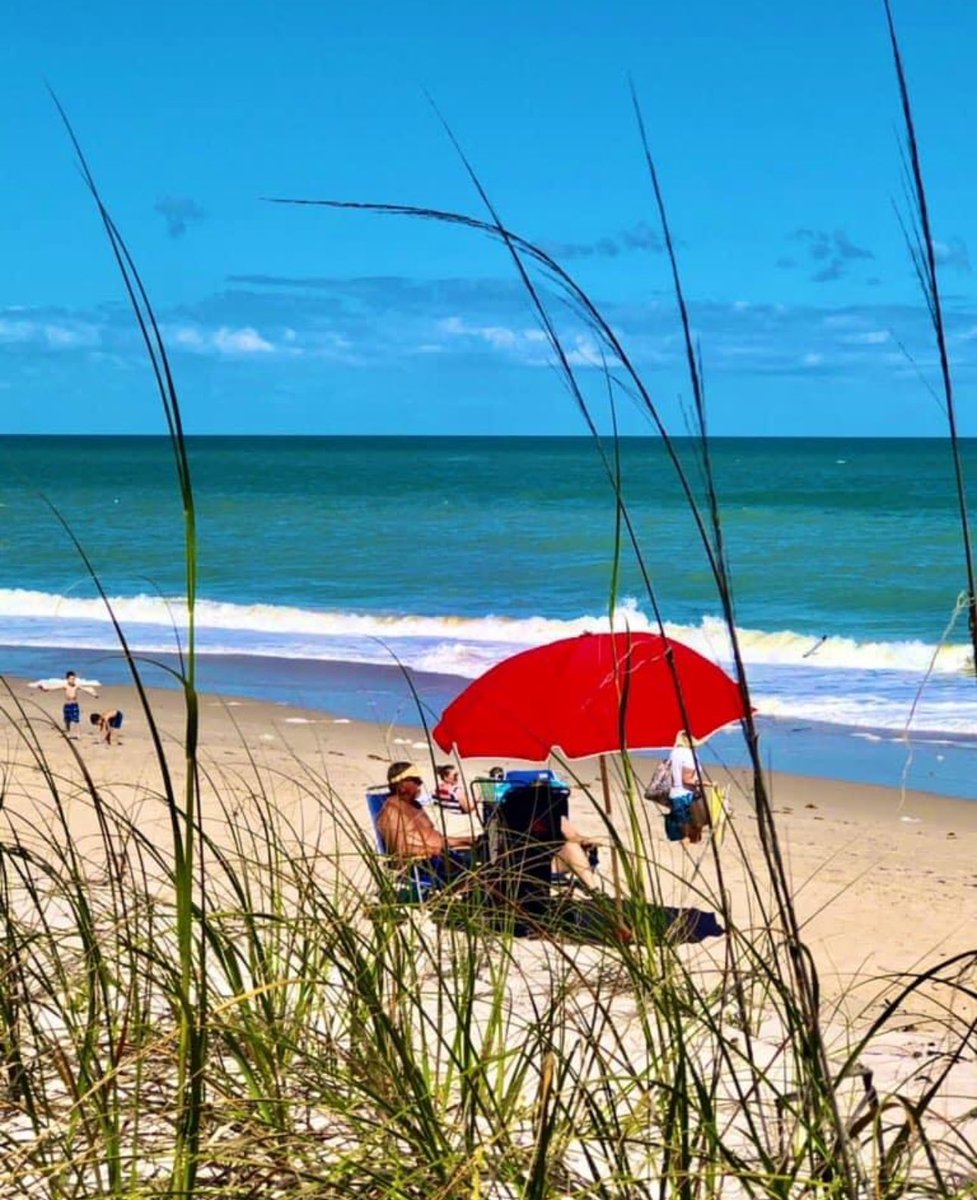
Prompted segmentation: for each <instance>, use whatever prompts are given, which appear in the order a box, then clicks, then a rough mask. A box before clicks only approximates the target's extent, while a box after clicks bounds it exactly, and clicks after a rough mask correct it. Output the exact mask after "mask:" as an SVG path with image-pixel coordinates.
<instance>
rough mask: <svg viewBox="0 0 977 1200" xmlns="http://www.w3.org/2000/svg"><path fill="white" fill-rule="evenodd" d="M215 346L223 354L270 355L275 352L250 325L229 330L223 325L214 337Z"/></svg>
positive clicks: (269, 343)
mask: <svg viewBox="0 0 977 1200" xmlns="http://www.w3.org/2000/svg"><path fill="white" fill-rule="evenodd" d="M213 342H214V346H215V347H216V348H217V350H219V351H220V353H221V354H268V353H270V352H271V351H272V350H274V346H273V345H272V344H271V342H266V341H265V339H264V338H263V337H262V336H261V334H260V333H258V331H257V330H256V329H252V328H251V326H250V325H248V326H246V327H245V328H244V329H228V328H227V326H226V325H222V326H221V328H220V329H218V330H217V332H216V333H215V334H214V335H213Z"/></svg>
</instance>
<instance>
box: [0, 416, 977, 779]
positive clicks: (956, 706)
mask: <svg viewBox="0 0 977 1200" xmlns="http://www.w3.org/2000/svg"><path fill="white" fill-rule="evenodd" d="M678 445H679V452H680V455H681V457H682V460H683V463H684V464H685V465H686V467H687V470H688V472H689V476H690V479H691V480H692V486H693V489H694V491H695V494H696V495H697V496H699V497H700V498H702V499H704V496H703V487H702V478H703V475H702V470H701V462H700V460H699V448H698V445H697V444H696V443H695V442H694V441H692V440H682V441H680V442H679V443H678ZM620 451H621V472H622V480H623V488H624V494H625V497H626V501H627V504H628V509H629V513H630V517H631V521H632V524H633V526H634V528H635V530H636V532H637V536H638V539H639V543H640V548H641V555H642V558H643V561H644V564H645V569H646V571H647V574H648V576H649V577H650V580H651V584H652V587H653V589H654V594H655V597H656V600H657V603H658V606H659V609H660V611H661V613H662V614H663V618H664V621H665V627H666V631H667V632H668V633H669V634H670V635H672V636H674V637H676V638H679V639H681V640H683V641H685V642H687V643H689V644H690V645H692V646H694V647H695V648H696V649H698V650H700V651H702V652H704V653H706V654H708V655H710V656H711V657H714V658H716V659H717V660H718V661H720V662H722V663H727V664H728V661H729V646H728V641H727V638H726V634H725V630H724V625H723V623H722V621H721V619H720V606H719V603H718V599H717V595H716V588H715V584H714V582H713V580H712V577H711V575H710V571H709V566H708V561H707V558H706V555H705V553H704V552H703V550H702V547H701V541H700V539H699V535H698V533H697V531H696V527H695V523H694V521H693V520H692V517H691V516H690V512H689V506H688V504H687V502H686V500H685V498H684V496H683V494H682V491H681V489H680V488H679V486H678V484H677V480H676V475H675V472H674V469H673V467H672V466H671V465H670V464H669V462H668V461H667V458H666V455H665V452H664V449H663V447H662V446H661V444H660V443H659V442H658V441H657V440H654V439H645V438H632V439H625V440H624V441H623V442H622V443H621V447H620ZM711 453H712V459H713V468H714V472H715V478H716V482H717V487H718V493H719V498H720V505H721V515H722V520H723V527H724V536H725V541H726V549H727V554H728V559H729V562H730V566H731V572H732V578H733V584H734V592H735V604H736V624H737V628H738V630H739V633H740V639H741V645H742V650H743V654H744V657H745V660H746V665H747V670H748V676H749V681H750V685H751V690H752V694H753V697H754V703H755V704H756V707H757V709H758V712H759V714H760V717H761V722H762V724H763V728H764V730H765V739H766V741H767V746H768V750H769V751H770V753H771V765H773V766H775V767H780V768H782V769H789V770H802V771H804V772H806V773H811V774H821V775H829V776H831V775H834V776H838V777H841V778H853V779H859V780H863V781H875V782H880V783H886V784H890V785H891V784H897V783H899V782H901V781H903V780H905V781H906V782H907V783H908V784H909V785H910V786H914V787H921V788H927V789H928V790H934V791H942V792H946V793H947V794H951V795H962V796H972V795H973V796H977V680H975V678H974V674H973V666H972V662H971V654H970V650H969V646H968V633H967V621H966V614H965V613H961V612H960V611H959V610H958V599H959V597H960V596H961V593H963V592H965V589H966V573H965V569H964V558H963V550H962V541H961V535H960V515H959V507H958V502H957V498H956V493H955V489H954V479H953V469H952V461H951V457H950V451H949V446H948V444H947V443H946V442H945V441H942V440H935V439H934V440H911V439H859V440H856V439H849V440H843V439H829V438H817V439H773V438H768V439H739V438H726V439H717V440H716V441H714V442H713V443H712V447H711ZM964 455H965V466H966V470H967V474H968V477H969V478H971V479H974V478H977V440H973V439H972V440H969V441H967V442H965V443H964ZM0 456H2V481H3V482H2V484H0V505H2V507H0V541H2V551H3V552H2V554H0V647H2V649H0V667H2V669H3V671H4V672H5V673H9V674H21V675H29V676H31V677H33V676H34V675H46V674H52V673H61V671H62V670H63V669H64V668H65V666H66V665H67V666H76V667H79V668H80V667H82V666H83V668H84V670H85V671H86V672H87V673H92V672H97V673H98V674H99V676H100V677H102V678H103V679H105V680H107V681H112V680H120V679H121V678H123V675H124V669H123V667H122V666H121V664H120V662H119V656H118V652H117V646H116V642H115V636H114V633H113V630H112V627H111V625H110V623H109V621H108V617H107V613H106V611H105V607H104V605H103V603H102V602H101V600H100V599H99V598H98V595H97V592H96V589H95V587H94V585H93V584H92V582H91V580H90V578H89V576H88V574H87V571H86V569H85V567H84V564H83V562H82V560H81V557H80V555H79V553H78V551H77V549H76V548H75V547H74V545H73V543H72V541H71V538H70V537H69V535H68V533H67V532H66V530H65V529H64V527H63V526H62V524H61V521H60V520H59V518H58V516H57V515H56V514H55V510H56V511H57V513H59V514H60V515H61V517H62V518H63V519H64V521H65V522H67V524H68V525H69V526H70V529H71V531H72V532H73V533H74V535H75V536H76V537H77V538H78V540H79V542H80V543H81V545H82V546H83V547H84V550H85V553H86V554H87V555H88V556H89V558H90V560H91V562H92V563H93V565H94V567H95V569H96V570H97V572H98V574H99V577H100V579H101V582H102V585H103V587H104V588H105V590H106V592H107V593H108V595H109V596H110V597H111V599H112V604H113V607H114V608H115V611H116V613H117V615H118V616H119V618H120V619H121V621H122V623H123V625H124V627H125V630H126V633H127V636H128V637H129V639H130V642H131V644H132V645H133V646H134V647H135V648H136V649H137V650H138V651H140V653H142V654H144V655H145V656H146V657H147V658H151V659H159V660H162V661H170V660H169V659H168V656H169V655H172V654H174V653H175V652H177V650H178V647H179V644H180V641H181V639H182V638H183V636H184V625H185V601H184V599H183V597H184V595H185V590H186V585H185V574H184V550H183V523H182V513H181V506H180V499H179V492H178V488H177V484H176V476H175V469H174V461H173V454H172V451H171V448H170V445H169V443H168V441H167V440H166V439H165V438H148V437H140V438H127V437H118V438H102V437H90V438H85V437H7V438H0ZM190 458H191V467H192V471H193V480H194V489H195V496H196V504H197V518H198V562H199V598H198V608H197V617H198V639H199V640H198V648H199V650H200V653H201V658H200V663H201V683H202V685H203V686H206V687H208V688H209V689H211V690H215V691H220V692H225V693H228V694H230V693H232V692H239V693H242V694H246V695H256V696H263V697H272V698H274V699H279V700H282V701H283V702H291V703H300V704H304V705H308V706H311V707H320V708H325V709H328V710H330V711H333V712H337V713H342V714H345V715H347V716H355V717H368V718H373V719H377V720H380V721H388V720H392V719H395V718H396V719H401V720H405V719H414V720H415V721H416V719H417V718H416V714H414V713H413V709H412V703H413V702H412V699H411V696H410V690H409V689H408V688H406V685H405V684H404V680H403V676H402V673H401V667H404V668H409V669H410V670H411V671H412V672H413V673H414V677H415V679H416V680H417V681H418V690H419V691H420V693H421V697H422V700H423V702H424V705H425V709H426V715H428V716H430V717H432V718H433V717H436V716H437V714H438V712H439V711H440V708H441V707H443V705H444V704H445V703H446V702H447V701H448V700H449V699H450V698H451V696H452V695H454V694H456V693H457V691H458V690H460V688H461V687H463V686H464V683H465V681H466V680H468V679H471V678H473V677H475V676H476V675H478V674H480V673H481V672H482V671H484V670H485V669H486V668H487V667H488V666H490V665H491V664H492V663H494V662H497V661H499V660H500V659H501V658H503V657H505V656H507V655H509V654H512V653H514V652H515V651H517V650H519V649H522V648H525V647H527V646H531V645H538V644H541V643H543V642H546V641H550V640H553V639H555V638H558V637H563V636H568V635H571V634H574V633H578V632H582V631H584V630H599V629H606V628H608V627H609V611H610V606H611V604H612V602H613V604H614V609H615V612H614V625H615V627H622V626H623V625H624V624H625V623H626V624H627V625H628V626H630V627H631V628H632V629H636V630H637V629H656V628H657V624H656V622H655V619H654V615H653V608H652V605H651V603H650V601H649V597H648V591H647V585H646V583H645V581H644V579H643V576H642V571H641V570H640V569H639V567H638V564H637V562H636V556H635V555H634V553H633V552H631V551H630V550H629V549H628V548H625V550H624V551H623V553H622V561H621V566H620V572H619V577H618V578H617V580H616V590H615V591H614V592H613V595H612V587H614V586H615V582H614V581H612V571H611V564H612V562H613V557H614V544H615V527H616V511H615V503H614V494H613V490H612V488H611V486H610V484H609V482H608V479H607V474H606V471H605V468H604V466H603V465H602V462H601V459H600V456H599V455H598V453H597V451H596V448H595V446H594V444H593V442H592V441H590V440H589V439H585V438H502V437H498V438H494V437H482V438H458V437H445V438H412V437H390V438H355V437H345V438H292V437H280V438H272V437H267V438H257V437H241V438H226V437H208V438H191V439H190ZM974 516H975V510H974V508H973V505H972V506H971V519H974ZM154 681H156V680H154ZM159 681H160V682H164V681H165V680H164V677H162V676H160V679H159ZM713 742H714V743H716V745H717V746H719V747H721V748H722V752H723V753H724V754H726V755H727V756H728V757H730V758H733V759H735V758H736V754H737V751H736V746H735V742H736V737H735V735H732V734H724V735H722V736H721V737H719V738H716V739H713Z"/></svg>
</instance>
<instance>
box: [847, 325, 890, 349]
mask: <svg viewBox="0 0 977 1200" xmlns="http://www.w3.org/2000/svg"><path fill="white" fill-rule="evenodd" d="M889 338H890V334H889V331H888V329H871V330H869V331H868V332H867V333H852V334H850V335H849V336H848V337H845V338H842V339H841V340H842V341H843V342H847V343H848V345H850V346H884V345H885V343H886V342H887V341H889Z"/></svg>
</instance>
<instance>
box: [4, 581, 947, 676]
mask: <svg viewBox="0 0 977 1200" xmlns="http://www.w3.org/2000/svg"><path fill="white" fill-rule="evenodd" d="M110 603H111V606H112V609H113V611H114V613H115V615H116V617H117V618H118V619H119V621H120V622H121V623H122V625H123V627H124V628H126V629H127V631H130V633H134V634H135V636H134V637H133V640H134V643H135V644H136V645H137V646H138V648H139V649H142V650H153V651H164V652H165V651H167V650H174V649H175V648H176V639H175V636H174V626H175V628H176V629H177V630H178V631H181V632H182V631H183V630H185V628H186V623H187V620H186V603H185V601H183V600H181V599H180V598H163V597H158V596H150V595H137V596H116V597H111V598H110ZM196 619H197V628H198V630H199V631H200V632H201V633H206V634H208V635H209V637H208V644H207V645H205V646H202V649H203V650H204V651H205V652H210V653H222V654H233V653H237V654H277V655H284V656H292V657H308V658H330V659H339V660H344V659H345V660H348V661H364V654H363V647H364V643H365V642H368V641H370V640H372V641H374V642H375V643H376V647H375V649H374V650H373V652H372V653H370V654H368V655H366V659H365V660H366V661H389V655H388V654H386V653H384V651H383V647H382V645H381V643H394V642H397V643H402V642H407V643H409V644H412V647H413V650H414V653H413V654H412V656H411V659H410V663H409V665H411V666H414V667H416V668H418V669H422V670H428V671H440V672H444V673H447V674H455V675H467V676H474V675H478V674H480V673H481V672H482V671H484V670H485V669H486V667H487V666H490V665H491V664H492V663H493V662H497V661H499V660H500V659H502V658H504V657H506V656H507V655H509V654H512V653H513V652H514V651H515V650H517V649H520V648H523V647H529V646H537V645H542V644H543V643H545V642H550V641H555V640H556V639H557V638H561V637H572V636H574V635H576V634H580V633H585V632H593V633H598V632H602V631H605V630H607V629H609V628H612V627H613V628H616V629H624V628H629V629H631V630H634V631H649V630H650V631H654V630H656V628H657V626H656V625H655V623H654V621H653V620H652V619H650V618H649V617H648V616H647V614H645V613H644V612H642V611H641V609H640V608H639V607H638V605H637V603H636V602H635V601H633V600H626V601H625V602H624V603H623V604H622V605H621V606H620V607H619V608H618V609H617V611H616V612H615V614H614V620H613V622H612V621H610V620H609V619H608V617H607V616H606V615H598V614H589V615H581V616H579V617H575V618H571V619H567V620H560V619H556V618H551V617H542V616H534V617H503V616H494V615H488V616H479V617H467V616H425V615H406V616H402V615H401V616H398V615H384V614H378V613H367V612H341V611H316V610H313V609H303V608H294V607H289V606H287V605H271V604H254V605H244V604H232V603H229V602H223V601H216V600H202V601H199V602H198V604H197V608H196ZM78 625H85V626H90V627H94V628H93V630H92V631H91V636H92V637H94V638H95V639H98V638H99V630H101V631H102V633H103V634H104V637H103V638H101V640H100V644H101V645H102V646H104V647H105V648H111V647H113V646H114V645H115V639H114V634H113V633H112V630H111V624H110V618H109V613H108V609H107V607H106V605H105V604H104V603H103V602H102V601H101V600H100V599H97V598H92V599H86V598H81V597H78V596H73V595H72V596H60V595H52V594H50V593H46V592H37V591H28V590H26V589H18V588H6V589H0V638H4V637H6V640H8V641H15V642H18V643H20V642H24V643H28V644H33V645H66V644H75V645H78V644H88V643H87V642H85V643H79V642H77V641H75V642H72V643H69V642H67V641H66V640H65V637H66V635H67V634H68V633H69V631H70V633H71V635H72V636H76V634H77V629H75V628H71V627H77V626H78ZM665 632H666V633H667V634H669V635H670V636H671V637H675V638H678V639H679V640H681V641H683V642H685V643H686V644H687V645H690V646H692V647H693V648H694V649H696V650H699V651H700V652H701V653H703V654H706V655H707V656H708V657H710V658H713V659H716V660H718V661H720V662H724V663H728V662H730V661H731V659H732V651H731V647H730V642H729V637H728V634H727V631H726V627H725V624H724V623H723V622H722V620H720V619H719V618H718V617H713V616H706V617H704V618H703V619H702V621H701V622H700V623H699V624H698V625H679V624H667V625H666V626H665ZM221 633H225V634H229V635H230V634H233V635H235V636H234V637H233V638H228V639H224V640H221V639H220V638H219V635H220V634H221ZM738 636H739V642H740V649H741V653H742V655H743V659H744V661H745V662H746V663H748V664H754V665H756V664H769V665H778V666H798V667H804V666H811V667H814V668H817V669H820V670H825V669H831V670H833V671H849V670H863V671H864V670H873V671H886V670H893V671H910V672H926V671H929V670H932V671H933V672H935V673H937V674H957V673H960V672H963V671H965V670H966V669H967V666H968V663H969V652H968V649H967V647H966V646H963V645H952V646H940V647H937V646H934V645H930V644H928V643H925V642H921V641H888V642H887V641H872V642H859V641H856V640H854V639H852V638H849V637H845V636H842V635H837V636H825V637H823V638H821V637H813V636H811V635H810V634H802V633H797V632H794V631H793V630H776V631H765V630H757V629H740V630H738ZM318 639H322V640H323V643H328V644H323V645H321V646H317V644H316V643H317V640H318ZM339 639H343V640H344V641H345V644H344V645H337V644H336V643H337V640H339ZM323 651H328V653H324V652H323Z"/></svg>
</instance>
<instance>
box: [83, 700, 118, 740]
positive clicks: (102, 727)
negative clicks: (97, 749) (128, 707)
mask: <svg viewBox="0 0 977 1200" xmlns="http://www.w3.org/2000/svg"><path fill="white" fill-rule="evenodd" d="M89 720H90V721H91V723H92V724H93V725H97V726H98V732H99V736H100V737H103V738H104V739H105V744H106V745H107V746H111V745H112V734H113V733H118V731H119V730H120V729H121V728H122V709H121V708H113V709H112V710H111V711H110V712H107V713H92V715H91V717H90V718H89Z"/></svg>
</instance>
